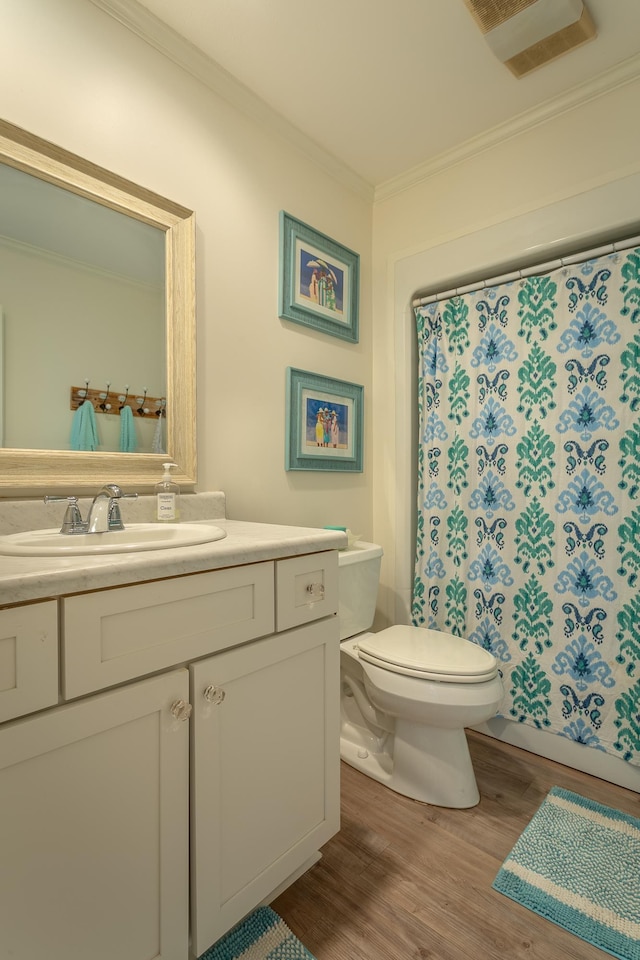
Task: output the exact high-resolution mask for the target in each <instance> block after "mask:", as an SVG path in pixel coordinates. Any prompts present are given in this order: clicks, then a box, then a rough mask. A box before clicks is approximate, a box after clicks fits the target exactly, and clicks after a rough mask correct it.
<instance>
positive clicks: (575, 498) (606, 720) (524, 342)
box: [413, 247, 640, 764]
mask: <svg viewBox="0 0 640 960" xmlns="http://www.w3.org/2000/svg"><path fill="white" fill-rule="evenodd" d="M415 312H416V322H417V333H418V352H419V371H418V381H419V382H418V405H419V429H420V437H419V454H418V528H417V546H416V565H415V580H414V590H413V623H414V624H415V625H418V626H427V627H431V628H435V629H438V630H442V631H446V632H449V633H454V634H457V635H458V636H462V637H467V638H468V639H469V640H471V641H473V642H474V643H477V644H479V645H480V646H482V647H484V648H485V649H486V650H489V651H490V652H491V653H493V654H494V656H495V657H496V658H497V659H498V661H499V666H500V672H501V675H502V677H503V684H504V691H505V692H504V699H503V702H502V705H501V707H500V710H499V715H500V716H502V717H505V718H508V719H511V720H513V721H514V722H517V723H524V724H529V725H531V726H534V727H537V728H539V729H542V730H546V731H549V732H552V733H556V734H558V735H561V736H564V737H569V738H570V739H572V740H574V741H578V742H580V743H582V744H585V745H587V746H589V747H592V748H594V749H596V750H603V751H606V752H607V753H611V754H613V755H615V756H618V757H621V758H623V759H624V760H626V761H628V762H630V763H635V764H640V592H639V591H640V577H639V574H640V247H635V248H632V249H629V250H626V251H623V252H614V253H611V254H607V255H605V256H600V257H597V258H594V259H590V260H588V261H586V262H583V263H580V264H575V265H573V266H566V265H563V266H561V267H559V268H558V269H554V270H553V271H552V272H549V273H546V274H538V275H531V276H525V277H521V278H519V279H517V280H513V281H511V282H505V283H499V284H498V285H496V286H493V287H485V288H484V289H480V290H476V291H474V292H470V293H465V294H461V295H456V296H453V297H451V298H449V299H447V300H440V301H438V302H433V303H429V304H426V305H423V306H419V307H417V308H416V311H415Z"/></svg>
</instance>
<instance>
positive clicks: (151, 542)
mask: <svg viewBox="0 0 640 960" xmlns="http://www.w3.org/2000/svg"><path fill="white" fill-rule="evenodd" d="M226 535H227V533H226V531H225V530H222V529H221V528H220V527H216V526H214V524H212V523H175V524H174V523H171V524H169V523H130V524H128V525H127V527H126V529H125V530H111V531H109V533H75V534H63V533H60V531H59V530H58V529H52V530H28V531H27V532H26V533H11V534H8V535H7V536H4V537H2V536H0V554H3V555H5V556H7V555H8V556H23V557H78V556H82V555H83V554H93V555H94V556H95V555H100V554H104V553H135V552H136V551H139V550H168V549H172V548H175V547H189V546H194V545H195V544H198V543H211V542H212V541H214V540H222V538H223V537H226Z"/></svg>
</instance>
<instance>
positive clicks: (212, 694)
mask: <svg viewBox="0 0 640 960" xmlns="http://www.w3.org/2000/svg"><path fill="white" fill-rule="evenodd" d="M203 696H204V698H205V700H206V701H207V703H212V704H214V706H217V705H218V704H219V703H222V701H223V700H224V698H225V697H226V693H225V692H224V690H223V689H222V687H215V686H214V685H213V684H212V683H210V684H209V686H208V687H205V688H204V693H203Z"/></svg>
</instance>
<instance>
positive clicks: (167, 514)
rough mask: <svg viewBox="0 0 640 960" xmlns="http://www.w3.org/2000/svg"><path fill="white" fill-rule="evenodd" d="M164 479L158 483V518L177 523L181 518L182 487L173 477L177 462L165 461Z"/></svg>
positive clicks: (164, 521) (165, 521)
mask: <svg viewBox="0 0 640 960" xmlns="http://www.w3.org/2000/svg"><path fill="white" fill-rule="evenodd" d="M162 466H163V468H164V473H163V474H162V480H160V481H159V482H158V483H156V520H159V521H160V522H162V523H175V522H176V521H178V520H179V519H180V487H179V486H178V484H177V483H176V482H175V480H172V479H171V469H172V468H173V467H176V468H177V466H178V464H177V463H163V464H162Z"/></svg>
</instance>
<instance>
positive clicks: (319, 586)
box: [307, 583, 324, 601]
mask: <svg viewBox="0 0 640 960" xmlns="http://www.w3.org/2000/svg"><path fill="white" fill-rule="evenodd" d="M307 594H308V596H309V599H310V600H312V601H314V600H324V583H308V584H307Z"/></svg>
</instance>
